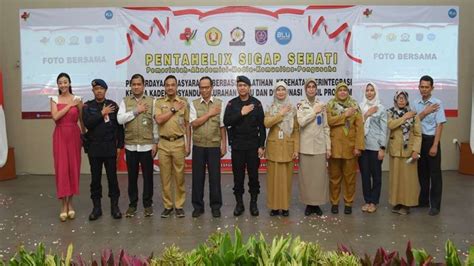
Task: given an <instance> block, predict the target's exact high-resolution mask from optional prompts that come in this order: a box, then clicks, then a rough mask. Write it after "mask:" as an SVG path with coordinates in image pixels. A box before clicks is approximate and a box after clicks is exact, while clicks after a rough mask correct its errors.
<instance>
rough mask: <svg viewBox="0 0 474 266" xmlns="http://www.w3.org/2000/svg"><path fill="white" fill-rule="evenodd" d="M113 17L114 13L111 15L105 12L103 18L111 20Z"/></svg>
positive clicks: (109, 12) (108, 11)
mask: <svg viewBox="0 0 474 266" xmlns="http://www.w3.org/2000/svg"><path fill="white" fill-rule="evenodd" d="M113 17H114V13H112V11H111V10H107V11H105V18H106V19H112V18H113Z"/></svg>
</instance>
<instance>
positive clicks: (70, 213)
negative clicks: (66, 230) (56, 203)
mask: <svg viewBox="0 0 474 266" xmlns="http://www.w3.org/2000/svg"><path fill="white" fill-rule="evenodd" d="M67 217H68V218H69V219H71V220H72V219H74V217H76V212H75V211H73V210H70V211H68V212H67Z"/></svg>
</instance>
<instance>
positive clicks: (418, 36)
mask: <svg viewBox="0 0 474 266" xmlns="http://www.w3.org/2000/svg"><path fill="white" fill-rule="evenodd" d="M416 40H417V41H419V42H421V41H423V33H417V34H416Z"/></svg>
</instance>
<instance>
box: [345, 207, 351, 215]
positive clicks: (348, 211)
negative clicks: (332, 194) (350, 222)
mask: <svg viewBox="0 0 474 266" xmlns="http://www.w3.org/2000/svg"><path fill="white" fill-rule="evenodd" d="M351 213H352V207H351V206H344V214H351Z"/></svg>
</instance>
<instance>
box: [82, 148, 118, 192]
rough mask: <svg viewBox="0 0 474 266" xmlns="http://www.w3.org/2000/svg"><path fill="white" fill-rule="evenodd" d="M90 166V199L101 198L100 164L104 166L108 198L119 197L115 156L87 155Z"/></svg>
mask: <svg viewBox="0 0 474 266" xmlns="http://www.w3.org/2000/svg"><path fill="white" fill-rule="evenodd" d="M89 164H90V167H91V185H90V189H91V199H92V200H100V199H101V198H102V182H101V179H102V165H103V166H105V173H106V174H107V182H108V185H109V198H110V199H112V200H114V199H115V200H116V199H118V198H119V197H120V189H119V186H118V181H117V157H116V156H114V157H91V156H89Z"/></svg>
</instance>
